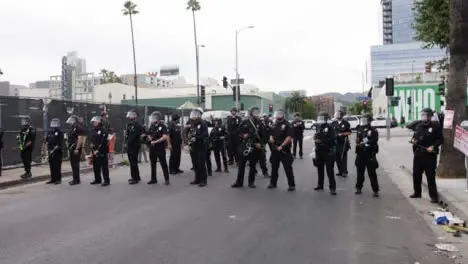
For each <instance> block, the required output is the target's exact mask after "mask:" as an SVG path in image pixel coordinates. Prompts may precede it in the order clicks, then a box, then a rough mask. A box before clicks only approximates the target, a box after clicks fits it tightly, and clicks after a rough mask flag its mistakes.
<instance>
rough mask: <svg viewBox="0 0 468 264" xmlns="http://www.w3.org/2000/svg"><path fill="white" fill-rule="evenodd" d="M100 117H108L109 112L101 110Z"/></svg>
mask: <svg viewBox="0 0 468 264" xmlns="http://www.w3.org/2000/svg"><path fill="white" fill-rule="evenodd" d="M101 117H104V118H109V113H107V111H102V112H101Z"/></svg>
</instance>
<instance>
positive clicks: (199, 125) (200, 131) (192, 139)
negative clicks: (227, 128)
mask: <svg viewBox="0 0 468 264" xmlns="http://www.w3.org/2000/svg"><path fill="white" fill-rule="evenodd" d="M188 137H189V144H190V152H191V155H192V157H193V161H194V167H195V168H194V169H195V180H194V181H193V182H191V184H198V185H200V186H205V185H206V183H207V172H206V155H207V154H206V152H207V151H208V137H209V135H208V126H207V125H206V122H203V121H202V120H199V121H198V122H197V121H191V128H190V131H189V136H188Z"/></svg>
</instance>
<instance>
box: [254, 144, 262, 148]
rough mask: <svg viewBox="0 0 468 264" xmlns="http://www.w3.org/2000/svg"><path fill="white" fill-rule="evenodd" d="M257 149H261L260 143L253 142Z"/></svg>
mask: <svg viewBox="0 0 468 264" xmlns="http://www.w3.org/2000/svg"><path fill="white" fill-rule="evenodd" d="M254 146H255V147H256V148H257V149H262V145H261V144H260V143H255V145H254Z"/></svg>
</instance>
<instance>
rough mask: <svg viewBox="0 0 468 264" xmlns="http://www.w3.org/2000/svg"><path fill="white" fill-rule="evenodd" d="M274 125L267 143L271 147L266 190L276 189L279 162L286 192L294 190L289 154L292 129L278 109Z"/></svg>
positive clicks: (291, 159) (291, 161)
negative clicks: (281, 165) (282, 171)
mask: <svg viewBox="0 0 468 264" xmlns="http://www.w3.org/2000/svg"><path fill="white" fill-rule="evenodd" d="M275 118H276V123H275V125H274V127H273V129H272V133H271V135H270V139H269V142H270V144H271V147H272V149H273V150H272V153H271V155H272V156H271V158H272V162H271V181H270V185H268V189H274V188H276V185H277V183H278V169H279V165H280V162H281V163H282V164H283V168H284V172H285V173H286V178H287V179H288V185H289V188H288V191H294V190H296V183H295V181H294V173H293V168H292V163H293V156H292V154H291V141H292V138H293V136H294V129H293V127H292V126H291V124H290V123H289V122H288V121H286V119H285V118H284V110H283V109H278V110H276V113H275Z"/></svg>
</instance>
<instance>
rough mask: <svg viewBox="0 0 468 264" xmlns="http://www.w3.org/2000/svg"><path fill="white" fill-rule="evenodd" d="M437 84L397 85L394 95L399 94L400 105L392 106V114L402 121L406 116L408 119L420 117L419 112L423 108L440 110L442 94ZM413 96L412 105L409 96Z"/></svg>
mask: <svg viewBox="0 0 468 264" xmlns="http://www.w3.org/2000/svg"><path fill="white" fill-rule="evenodd" d="M438 92H439V88H438V85H437V84H428V85H413V86H412V85H409V86H408V85H405V86H395V90H394V96H399V97H400V101H399V103H398V106H390V114H391V115H392V116H393V117H395V118H396V120H398V121H400V120H401V117H402V116H404V117H405V119H406V121H411V120H415V118H416V119H419V112H420V111H421V110H422V109H423V108H427V107H429V108H431V109H433V110H434V111H440V110H441V109H440V96H439V95H438ZM410 97H411V105H408V98H410Z"/></svg>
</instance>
